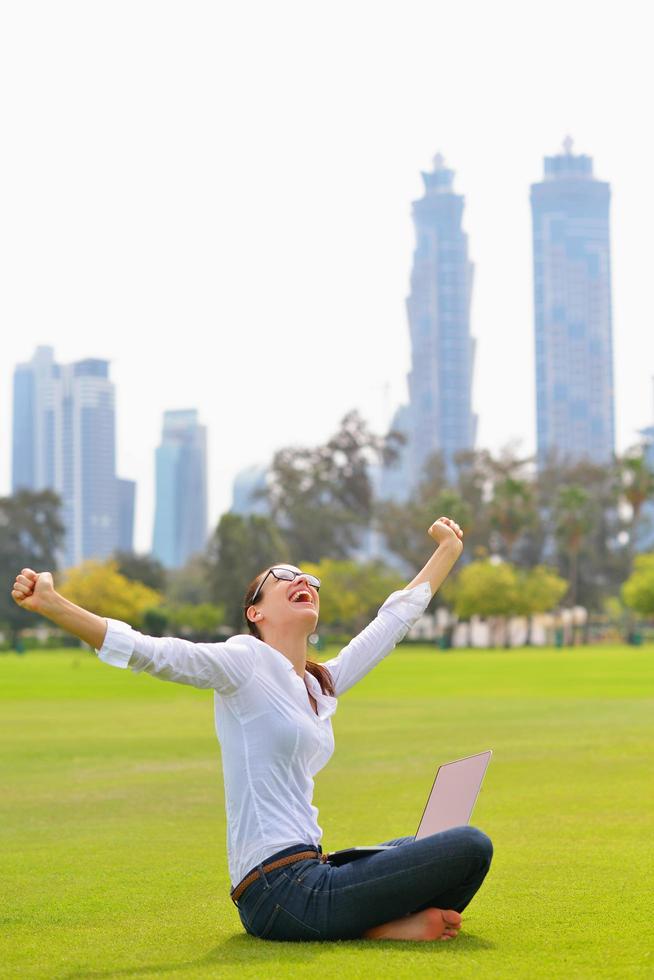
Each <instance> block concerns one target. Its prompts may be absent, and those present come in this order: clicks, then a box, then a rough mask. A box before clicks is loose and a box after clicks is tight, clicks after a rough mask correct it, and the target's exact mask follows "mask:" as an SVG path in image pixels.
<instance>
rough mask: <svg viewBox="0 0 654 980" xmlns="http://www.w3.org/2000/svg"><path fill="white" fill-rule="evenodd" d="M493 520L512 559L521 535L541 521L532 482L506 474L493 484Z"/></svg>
mask: <svg viewBox="0 0 654 980" xmlns="http://www.w3.org/2000/svg"><path fill="white" fill-rule="evenodd" d="M489 514H490V522H491V527H493V528H494V529H495V530H496V531H497V533H498V534H499V536H500V538H501V539H502V542H503V543H504V548H505V551H506V557H507V558H508V559H509V560H511V556H512V554H513V549H514V547H515V544H516V542H517V540H518V538H519V537H520V536H521V535H522V534H523V533H524V532H525V531H526V530H528V529H529V528H531V527H533V526H534V524H535V523H536V521H537V517H538V512H537V508H536V502H535V498H534V491H533V487H532V485H531V483H529V481H527V480H520V479H518V478H517V477H515V476H510V475H506V476H504V477H502V479H500V480H498V481H497V482H496V483H495V485H494V487H493V498H492V500H491V502H490V506H489Z"/></svg>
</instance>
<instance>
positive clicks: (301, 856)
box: [229, 851, 327, 904]
mask: <svg viewBox="0 0 654 980" xmlns="http://www.w3.org/2000/svg"><path fill="white" fill-rule="evenodd" d="M308 858H318V859H319V860H320V861H326V860H327V855H326V854H320V853H319V852H318V851H299V853H297V854H287V855H286V857H283V858H278V860H277V861H271V862H270V864H264V865H262V866H261V868H255V869H254V871H250V873H249V874H247V875H246V876H245V878H243V879H242V880H241V881H239V883H238V885H236V886H235V887H234V888H232V890H231V892H230V893H229V897H230V898H231V900H232V902H234V904H236V903H237V902H238V900H239V898H240V897H241V895H242V894H243V892H244V891H245V889H246V888H248V887H249V886H250V885H251V884H252V882H253V881H256V880H257V878H258V877H259V872H260V871H274V870H275V868H283V867H285V865H287V864H295V862H296V861H306V860H307V859H308Z"/></svg>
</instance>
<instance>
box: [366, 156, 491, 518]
mask: <svg viewBox="0 0 654 980" xmlns="http://www.w3.org/2000/svg"><path fill="white" fill-rule="evenodd" d="M422 179H423V182H424V194H423V196H422V197H421V198H420V199H419V200H418V201H414V203H413V222H414V225H415V232H416V246H415V251H414V253H413V269H412V273H411V291H410V294H409V297H408V299H407V314H408V320H409V332H410V336H411V370H410V372H409V376H408V388H409V403H408V405H406V406H401V407H400V408H399V409H398V411H397V412H396V414H395V418H394V420H393V423H392V425H391V427H392V428H395V429H398V430H399V431H402V432H404V433H405V435H406V436H407V444H406V447H405V450H404V452H403V454H402V462H401V464H400V465H399V466H396V467H395V468H394V469H392V468H391V469H388V470H385V471H384V474H383V476H382V479H381V481H380V491H379V492H380V494H381V496H383V497H393V498H396V499H398V498H402V497H406V496H407V495H408V494H409V493H410V492H411V490H412V488H413V487H414V486H415V485H416V483H417V482H419V480H420V477H421V474H422V470H423V466H424V463H425V461H426V460H427V458H428V457H429V456H431V455H433V453H435V452H440V453H441V454H442V456H443V459H444V461H445V465H446V467H447V470H448V471H449V472H450V473H452V471H453V464H454V456H455V454H456V453H457V452H459V451H461V450H465V449H471V448H472V447H473V446H474V442H475V433H476V422H477V420H476V416H475V415H474V413H473V411H472V373H473V365H474V349H475V345H474V340H473V339H472V337H471V335H470V299H471V292H472V275H473V266H472V263H471V262H470V259H469V258H468V236H467V235H466V233H465V231H464V230H463V227H462V222H463V209H464V203H465V202H464V198H463V197H462V195H460V194H456V193H455V192H454V190H453V184H454V171H453V170H450V169H448V168H447V167H446V166H445V161H444V159H443V157H442V156H441V155H440V154H438V155H437V156H435V157H434V161H433V169H432V171H431V173H423V174H422Z"/></svg>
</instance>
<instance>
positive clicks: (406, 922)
mask: <svg viewBox="0 0 654 980" xmlns="http://www.w3.org/2000/svg"><path fill="white" fill-rule="evenodd" d="M460 928H461V916H460V914H459V913H458V912H455V911H454V910H453V909H425V910H424V911H423V912H414V914H413V915H405V916H404V918H402V919H393V921H392V922H385V923H384V924H383V925H381V926H374V927H373V928H372V929H367V930H366V932H364V934H363V936H362V938H363V939H413V940H430V939H456V937H457V935H458V934H459V929H460Z"/></svg>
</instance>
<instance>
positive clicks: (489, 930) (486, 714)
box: [0, 646, 654, 980]
mask: <svg viewBox="0 0 654 980" xmlns="http://www.w3.org/2000/svg"><path fill="white" fill-rule="evenodd" d="M334 730H335V735H336V752H335V755H334V757H333V759H332V760H331V762H330V764H329V765H328V766H327V768H326V769H325V770H324V771H323V772H322V773H320V774H319V776H318V778H317V783H316V803H317V805H318V806H319V807H320V815H321V821H320V822H321V825H322V827H323V830H324V838H323V847H324V848H325V849H328V850H334V849H336V848H341V847H346V846H348V845H351V844H356V843H358V844H370V843H375V842H378V841H383V840H387V839H389V838H392V837H397V836H400V835H404V834H411V833H414V832H415V829H416V825H417V822H418V819H419V816H420V813H421V811H422V807H423V804H424V801H425V798H426V795H427V793H428V791H429V788H430V786H431V782H432V779H433V774H434V771H435V769H436V767H437V765H438V764H439V763H441V762H445V761H448V760H450V759H455V758H458V757H461V756H464V755H469V754H471V753H473V752H478V751H481V750H483V749H486V748H493V750H494V758H493V761H492V762H491V766H490V768H489V770H488V773H487V776H486V780H485V784H484V788H483V790H482V793H481V795H480V798H479V801H478V803H477V807H476V810H475V814H474V819H473V823H474V824H475V825H476V826H478V827H481V828H482V829H483V830H485V831H486V833H488V834H489V835H490V837H491V838H492V839H493V842H494V845H495V858H494V861H493V866H492V868H491V871H490V874H489V876H488V878H487V879H486V883H485V884H484V886H483V887H482V889H481V891H480V893H479V895H478V896H477V898H476V899H474V900H473V902H472V904H471V905H470V906H469V907H468V909H467V910H466V911H465V912H464V923H463V929H462V932H461V934H460V936H459V938H458V939H456V940H455V941H454V942H449V943H397V942H396V943H393V942H388V941H387V942H366V941H357V942H338V943H334V942H331V943H330V942H324V943H302V944H297V943H275V942H264V941H262V940H258V939H254V938H252V937H251V936H248V935H247V934H246V933H245V932H244V931H243V929H242V926H241V923H240V920H239V918H238V914H237V912H236V909H235V908H234V906H233V905H232V903H231V901H230V900H229V879H228V874H227V861H226V854H225V821H224V812H223V791H222V776H221V770H220V753H219V747H218V743H217V741H216V739H215V736H214V732H213V711H212V695H211V693H210V692H206V691H196V690H194V689H192V688H185V687H181V686H179V685H174V684H167V683H162V682H161V681H157V680H154V679H152V678H150V677H147V676H135V675H133V674H131V672H129V671H121V670H116V669H115V668H111V667H108V666H106V665H104V664H101V663H100V662H99V661H98V660H97V659H96V658H95V656H94V655H93V654H92V653H89V652H85V651H82V650H79V651H76V650H67V651H61V652H56V653H55V652H53V653H28V654H27V655H25V656H22V657H19V656H16V655H13V654H4V655H0V767H1V771H0V777H1V781H0V786H1V787H2V792H1V794H0V859H1V884H0V919H1V922H2V932H1V937H0V977H1V978H2V980H4V978H13V977H21V978H22V977H26V978H27V977H43V978H51V977H52V978H55V977H56V978H66V980H73V978H84V977H90V978H110V977H125V978H130V977H135V978H140V977H150V976H151V977H180V978H188V980H191V978H195V977H220V978H222V977H225V978H231V977H234V978H237V977H238V978H244V977H252V978H275V980H277V978H285V977H312V978H320V980H324V978H343V980H355V978H359V977H366V978H367V977H370V978H373V977H374V978H381V977H384V978H385V977H388V978H392V980H395V978H399V977H402V978H404V977H406V978H420V977H425V978H427V977H429V978H431V977H440V976H442V977H447V978H459V977H462V978H463V977H466V978H467V977H470V978H475V980H476V978H485V977H507V978H512V980H521V978H529V980H531V978H537V977H538V978H540V977H543V978H545V977H546V978H554V977H556V978H558V977H561V978H566V980H567V978H573V977H588V978H598V977H637V978H640V977H643V978H644V977H653V978H654V762H653V760H654V648H652V647H647V646H645V647H639V648H626V647H611V648H605V647H604V648H587V649H577V650H519V651H513V650H507V651H493V652H490V651H489V652H480V651H452V652H447V653H444V652H434V651H431V650H428V649H427V648H418V647H400V648H398V649H397V650H396V651H395V652H394V653H393V654H391V655H390V657H389V658H388V659H387V660H386V661H384V662H383V663H382V664H380V665H379V666H378V667H377V668H376V669H375V670H374V671H373V672H372V673H371V674H370V675H369V676H368V677H367V678H365V679H364V680H363V681H362V682H361V683H360V684H359V685H357V686H356V687H355V688H354V689H353V690H351V691H350V692H348V693H347V694H346V695H345V696H344V697H343V698H342V699H341V701H340V704H339V708H338V711H337V713H336V715H335V717H334Z"/></svg>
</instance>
